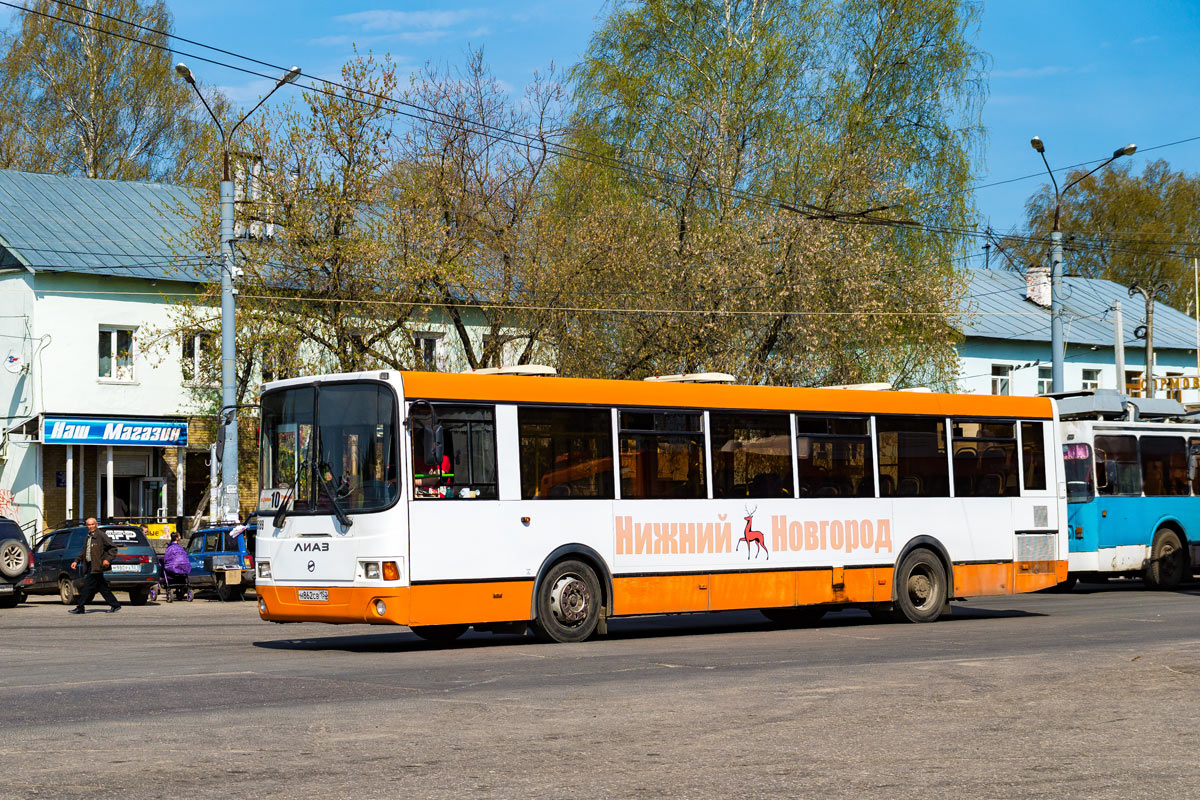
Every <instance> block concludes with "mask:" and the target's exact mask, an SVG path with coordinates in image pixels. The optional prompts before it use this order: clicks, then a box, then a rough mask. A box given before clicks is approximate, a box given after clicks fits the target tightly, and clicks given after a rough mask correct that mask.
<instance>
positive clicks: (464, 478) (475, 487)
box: [412, 403, 497, 500]
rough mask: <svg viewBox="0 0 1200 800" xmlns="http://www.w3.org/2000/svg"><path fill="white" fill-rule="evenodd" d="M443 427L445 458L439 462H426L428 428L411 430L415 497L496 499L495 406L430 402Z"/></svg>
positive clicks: (418, 427) (416, 427) (420, 427)
mask: <svg viewBox="0 0 1200 800" xmlns="http://www.w3.org/2000/svg"><path fill="white" fill-rule="evenodd" d="M433 409H434V412H435V413H436V414H437V422H438V424H439V425H441V426H442V432H443V439H442V441H443V443H444V445H445V457H444V458H443V459H442V464H426V463H425V461H424V459H423V458H422V454H423V453H424V452H425V446H424V436H425V434H426V433H427V429H426V428H425V427H423V426H415V427H414V429H413V437H412V441H413V481H414V484H415V489H414V497H416V498H417V499H429V498H454V499H458V500H495V499H496V497H497V493H496V409H495V407H494V406H466V405H446V404H443V403H434V404H433Z"/></svg>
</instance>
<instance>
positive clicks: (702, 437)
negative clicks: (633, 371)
mask: <svg viewBox="0 0 1200 800" xmlns="http://www.w3.org/2000/svg"><path fill="white" fill-rule="evenodd" d="M611 408H613V409H614V410H615V411H616V414H615V417H614V423H615V426H616V437H615V439H614V440H613V446H614V448H613V457H614V460H615V463H616V476H615V480H616V487H615V488H616V494H617V497H618V498H620V499H622V500H711V499H712V498H713V487H712V472H713V466H712V442H711V441H710V440H709V431H708V412H709V411H711V410H713V409H708V408H703V409H701V408H694V407H678V406H674V407H672V406H668V407H659V406H611ZM755 410H758V409H755ZM768 410H769V409H768ZM781 413H787V412H781ZM623 414H651V415H657V414H664V415H675V416H687V417H696V418H698V419H699V421H700V423H699V427H698V428H697V429H696V430H682V431H670V430H653V429H645V428H627V427H625V426H624V424H623V420H622V415H623ZM626 434H629V435H633V436H668V437H670V436H674V437H685V436H694V437H696V438H697V439H698V441H699V443H700V448H701V452H700V463H699V466H700V479H701V480H702V481H703V482H704V485H703V487H702V488H703V491H702V492H701V493H700V494H699V496H696V497H646V496H633V497H630V496H629V495H627V494H626V493H625V491H624V487H623V485H622V484H623V483H624V476H623V475H622V471H623V469H624V464H623V463H622V462H623V459H624V456H625V453H624V451H623V450H622V447H621V445H622V439H623V437H624V436H625V435H626Z"/></svg>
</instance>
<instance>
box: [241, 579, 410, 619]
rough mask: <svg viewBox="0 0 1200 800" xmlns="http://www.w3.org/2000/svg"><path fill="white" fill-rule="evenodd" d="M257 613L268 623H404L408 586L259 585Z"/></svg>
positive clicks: (407, 611)
mask: <svg viewBox="0 0 1200 800" xmlns="http://www.w3.org/2000/svg"><path fill="white" fill-rule="evenodd" d="M256 592H257V594H258V615H259V617H261V618H262V619H264V620H267V621H269V622H333V623H363V622H366V623H372V624H376V625H407V624H408V622H409V588H408V587H407V586H275V585H263V584H261V583H260V584H259V585H258V587H257V588H256Z"/></svg>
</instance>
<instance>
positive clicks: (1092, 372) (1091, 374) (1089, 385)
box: [1081, 369, 1100, 392]
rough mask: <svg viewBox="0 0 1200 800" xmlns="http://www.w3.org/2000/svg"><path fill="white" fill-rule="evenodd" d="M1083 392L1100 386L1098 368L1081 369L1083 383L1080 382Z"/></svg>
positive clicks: (1092, 390) (1091, 390)
mask: <svg viewBox="0 0 1200 800" xmlns="http://www.w3.org/2000/svg"><path fill="white" fill-rule="evenodd" d="M1081 386H1082V388H1083V390H1084V391H1085V392H1094V391H1096V390H1097V389H1099V388H1100V370H1098V369H1085V370H1084V371H1083V383H1082V384H1081Z"/></svg>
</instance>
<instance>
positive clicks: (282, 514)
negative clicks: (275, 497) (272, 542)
mask: <svg viewBox="0 0 1200 800" xmlns="http://www.w3.org/2000/svg"><path fill="white" fill-rule="evenodd" d="M292 491H294V490H292ZM292 491H289V492H288V493H287V494H286V495H284V496H283V500H282V501H280V503H279V510H278V511H276V512H275V522H274V525H275V527H276V528H282V527H283V522H284V520H286V519H287V515H288V511H289V510H290V509H291V507H292V506H293V505H295V504H294V503H293V502H292Z"/></svg>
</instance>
